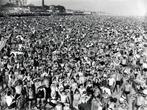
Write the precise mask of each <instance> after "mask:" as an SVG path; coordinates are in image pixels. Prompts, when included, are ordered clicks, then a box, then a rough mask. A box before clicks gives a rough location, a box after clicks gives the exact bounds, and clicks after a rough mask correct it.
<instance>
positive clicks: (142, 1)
mask: <svg viewBox="0 0 147 110" xmlns="http://www.w3.org/2000/svg"><path fill="white" fill-rule="evenodd" d="M4 1H6V0H4ZM27 2H28V4H34V5H41V2H42V0H27ZM45 4H46V5H63V6H65V7H66V8H67V9H74V10H85V11H96V12H97V11H102V12H106V13H111V14H113V15H125V16H144V15H145V14H147V0H45Z"/></svg>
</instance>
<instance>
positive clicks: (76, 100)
mask: <svg viewBox="0 0 147 110" xmlns="http://www.w3.org/2000/svg"><path fill="white" fill-rule="evenodd" d="M80 97H81V94H80V91H79V90H78V89H76V90H75V93H74V95H73V108H74V109H75V110H78V105H79V101H80Z"/></svg>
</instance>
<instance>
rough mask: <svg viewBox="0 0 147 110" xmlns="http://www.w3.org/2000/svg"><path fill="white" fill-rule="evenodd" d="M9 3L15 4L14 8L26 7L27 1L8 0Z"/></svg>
mask: <svg viewBox="0 0 147 110" xmlns="http://www.w3.org/2000/svg"><path fill="white" fill-rule="evenodd" d="M9 3H11V4H15V5H16V6H26V5H27V0H9Z"/></svg>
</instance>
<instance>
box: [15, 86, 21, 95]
mask: <svg viewBox="0 0 147 110" xmlns="http://www.w3.org/2000/svg"><path fill="white" fill-rule="evenodd" d="M15 90H16V93H17V94H21V90H22V88H21V86H16V87H15Z"/></svg>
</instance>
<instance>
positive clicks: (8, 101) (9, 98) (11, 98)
mask: <svg viewBox="0 0 147 110" xmlns="http://www.w3.org/2000/svg"><path fill="white" fill-rule="evenodd" d="M5 99H6V103H7V105H8V106H10V105H11V104H12V101H13V97H12V96H6V97H5Z"/></svg>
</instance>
